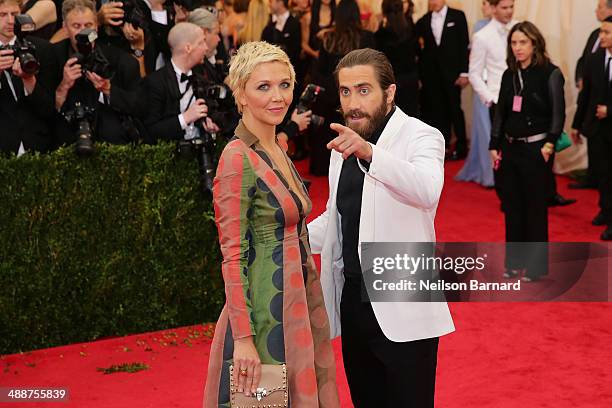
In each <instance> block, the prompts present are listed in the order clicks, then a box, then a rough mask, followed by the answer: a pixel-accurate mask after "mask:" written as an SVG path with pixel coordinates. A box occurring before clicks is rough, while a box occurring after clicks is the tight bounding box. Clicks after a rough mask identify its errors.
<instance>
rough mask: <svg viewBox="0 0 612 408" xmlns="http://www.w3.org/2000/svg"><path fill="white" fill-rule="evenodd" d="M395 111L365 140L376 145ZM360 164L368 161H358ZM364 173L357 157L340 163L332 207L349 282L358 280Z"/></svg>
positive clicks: (360, 277) (367, 164)
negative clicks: (335, 211)
mask: <svg viewBox="0 0 612 408" xmlns="http://www.w3.org/2000/svg"><path fill="white" fill-rule="evenodd" d="M394 112H395V107H393V109H391V112H389V114H388V115H387V116H386V117H385V120H384V122H383V123H382V125H381V126H380V127H379V128H378V129H376V131H375V132H374V133H373V134H372V137H370V139H369V140H368V142H370V143H372V144H376V143H377V142H378V139H379V138H380V135H381V134H382V132H383V130H384V129H385V127H386V126H387V123H389V119H391V116H392V115H393V113H394ZM361 164H362V165H364V167H366V168H369V166H370V163H367V162H364V161H361ZM364 177H365V174H364V172H363V171H361V169H360V168H359V165H358V164H357V158H356V157H355V156H354V155H351V156H350V157H349V158H348V159H346V160H345V161H344V163H343V164H342V170H341V172H340V180H338V196H337V197H336V206H337V207H338V213H340V215H341V224H342V225H341V227H342V258H343V261H344V277H345V278H346V280H347V282H349V283H359V282H361V280H362V272H361V264H360V262H359V254H358V252H357V245H358V244H359V222H360V219H361V194H362V192H363V181H364Z"/></svg>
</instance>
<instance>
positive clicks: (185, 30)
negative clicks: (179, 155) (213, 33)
mask: <svg viewBox="0 0 612 408" xmlns="http://www.w3.org/2000/svg"><path fill="white" fill-rule="evenodd" d="M168 44H169V45H170V49H171V50H172V58H171V60H170V64H168V65H166V66H165V67H164V68H162V69H160V70H158V71H157V72H155V73H153V74H151V75H149V76H148V77H147V78H146V81H145V84H146V89H147V95H148V97H147V100H148V101H149V108H148V113H147V119H146V121H145V124H146V126H147V130H148V131H149V134H150V136H151V137H152V138H153V139H155V140H158V139H166V140H168V139H169V140H181V139H194V138H197V137H199V136H200V129H198V126H196V122H200V123H202V120H203V119H204V118H205V117H206V116H207V112H208V107H207V106H206V103H205V101H204V99H201V98H195V97H194V87H193V85H194V74H195V73H194V70H193V69H194V68H195V67H196V66H197V65H198V64H201V63H202V60H203V59H204V56H205V55H206V52H207V50H208V47H207V45H206V40H205V38H204V33H203V32H202V30H201V29H200V28H199V27H198V26H196V25H195V24H191V23H178V24H177V25H175V26H174V27H173V28H172V30H170V34H169V35H168ZM196 75H197V74H196ZM199 75H201V72H200V73H199ZM205 125H206V128H207V130H209V131H218V130H219V129H218V127H217V126H216V125H214V123H212V121H211V120H210V118H206V121H205Z"/></svg>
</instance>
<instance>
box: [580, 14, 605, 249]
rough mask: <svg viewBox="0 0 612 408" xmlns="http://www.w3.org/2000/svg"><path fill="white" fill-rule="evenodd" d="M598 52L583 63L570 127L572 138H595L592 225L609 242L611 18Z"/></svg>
mask: <svg viewBox="0 0 612 408" xmlns="http://www.w3.org/2000/svg"><path fill="white" fill-rule="evenodd" d="M599 39H600V49H599V50H598V51H597V52H596V53H594V54H592V55H589V56H588V57H587V59H586V60H585V64H584V76H583V88H582V92H581V93H580V97H579V99H578V109H577V111H576V116H575V117H574V123H573V125H572V138H573V139H574V140H577V139H578V137H579V134H580V133H582V134H583V135H585V136H586V137H587V138H589V139H590V138H592V137H595V140H596V143H597V145H596V146H594V147H595V148H596V149H597V150H599V151H601V152H602V153H601V155H600V159H599V161H598V163H597V173H598V174H599V177H600V180H599V193H600V200H599V206H600V209H601V211H600V213H599V214H598V215H597V216H596V217H595V219H593V224H595V225H604V224H605V225H607V226H608V227H607V229H606V230H605V231H604V232H603V234H602V235H601V239H603V240H606V241H609V240H612V69H611V64H612V16H610V17H608V18H607V19H606V20H605V21H604V22H603V23H602V25H601V31H600V33H599Z"/></svg>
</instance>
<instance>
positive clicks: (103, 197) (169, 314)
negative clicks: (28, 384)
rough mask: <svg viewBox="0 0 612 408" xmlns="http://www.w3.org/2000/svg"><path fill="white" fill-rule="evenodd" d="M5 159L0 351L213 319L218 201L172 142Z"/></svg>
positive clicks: (0, 174) (217, 289) (0, 184)
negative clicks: (206, 193)
mask: <svg viewBox="0 0 612 408" xmlns="http://www.w3.org/2000/svg"><path fill="white" fill-rule="evenodd" d="M97 148H98V153H97V155H96V156H95V157H93V158H89V159H81V158H78V157H76V155H75V154H74V153H73V150H72V149H70V148H66V149H60V150H59V151H56V152H53V153H51V154H49V155H40V156H39V155H25V156H22V157H20V158H14V157H13V158H0V354H6V353H14V352H18V351H25V350H32V349H36V348H42V347H50V346H55V345H61V344H68V343H73V342H79V341H90V340H94V339H97V338H100V337H106V336H115V335H124V334H129V333H138V332H145V331H150V330H157V329H163V328H168V327H175V326H181V325H188V324H194V323H199V322H204V321H211V320H215V319H216V318H217V314H218V312H219V310H220V308H221V306H222V303H223V300H224V295H223V285H222V280H221V272H220V253H219V248H218V241H217V232H216V228H215V225H214V217H213V212H212V205H211V203H210V200H209V199H205V198H204V196H203V195H202V193H201V192H200V190H199V185H198V181H197V180H198V172H197V162H196V160H195V159H194V160H193V161H189V160H184V159H177V158H176V156H175V154H174V148H175V146H174V144H162V145H158V146H138V147H133V146H104V145H99V144H98V145H97Z"/></svg>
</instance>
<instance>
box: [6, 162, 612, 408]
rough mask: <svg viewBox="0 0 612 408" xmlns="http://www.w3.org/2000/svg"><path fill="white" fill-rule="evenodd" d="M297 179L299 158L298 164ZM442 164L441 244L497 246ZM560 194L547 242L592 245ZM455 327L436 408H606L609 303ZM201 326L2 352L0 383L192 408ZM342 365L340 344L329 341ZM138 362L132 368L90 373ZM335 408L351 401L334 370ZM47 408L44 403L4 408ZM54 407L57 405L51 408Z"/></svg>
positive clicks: (489, 199) (580, 209) (315, 191)
mask: <svg viewBox="0 0 612 408" xmlns="http://www.w3.org/2000/svg"><path fill="white" fill-rule="evenodd" d="M299 165H300V166H299V167H300V169H301V170H303V173H304V174H305V163H304V162H302V163H299ZM459 168H460V163H450V164H449V165H448V166H447V174H446V185H445V189H444V193H443V197H442V199H441V202H440V207H439V210H438V217H437V233H438V240H439V241H464V242H465V241H467V242H469V241H481V242H490V241H502V240H503V219H502V216H501V213H500V212H499V204H498V202H497V200H496V198H495V193H494V192H493V191H492V190H485V189H482V188H480V187H478V186H476V185H474V184H471V183H457V182H455V181H453V179H452V176H453V175H454V174H455V173H456V172H457V171H458V169H459ZM312 181H313V185H312V187H311V195H312V196H313V198H314V208H313V215H314V214H319V213H320V212H321V211H323V209H324V207H325V202H324V200H325V198H326V197H327V180H326V179H325V178H312ZM567 182H568V180H567V179H565V178H559V191H560V192H561V194H563V195H565V196H567V197H575V198H578V200H579V201H578V203H577V204H574V205H572V206H569V207H565V208H555V209H553V210H552V211H551V214H550V235H551V240H553V241H597V239H598V238H597V237H598V236H599V233H600V232H601V228H595V227H592V226H591V225H590V219H591V218H592V217H593V216H594V215H595V212H596V202H597V195H596V193H595V192H594V191H580V192H574V191H572V192H568V191H567V190H566V185H567ZM451 310H452V312H453V316H454V319H455V324H456V326H457V331H456V332H455V333H453V334H451V335H449V336H446V337H444V338H443V339H442V340H441V343H440V354H439V362H438V380H437V381H438V382H437V394H436V401H437V403H436V406H437V407H442V408H455V407H457V408H459V407H461V408H464V407H469V408H489V407H490V408H504V407H512V408H514V407H516V408H532V407H551V408H552V407H555V408H566V407H567V408H569V407H572V408H574V407H579V408H610V407H612V386H611V385H610V384H612V375H611V371H612V370H611V369H610V362H612V348H611V347H610V344H612V306H610V304H609V303H605V304H602V303H550V304H532V303H529V304H514V303H474V304H451ZM209 331H210V330H209V329H208V328H207V327H203V326H195V327H192V328H181V329H176V330H167V331H164V332H160V333H149V334H143V335H134V336H129V337H124V338H116V339H109V340H103V341H98V342H94V343H88V344H75V345H69V346H63V347H58V348H53V349H47V350H39V351H35V352H32V353H26V354H17V355H10V356H2V357H0V387H6V386H20V387H30V388H31V387H44V386H46V387H50V386H55V387H60V386H64V387H67V388H69V389H70V392H71V396H70V402H69V403H66V404H63V405H59V406H62V407H63V406H65V407H79V408H102V407H104V408H106V407H111V408H145V407H155V408H157V407H159V408H166V407H181V408H197V407H201V401H202V395H203V386H204V381H205V378H206V362H207V359H208V347H209V344H210V340H209V339H208V337H207V336H206V335H205V334H208V333H209ZM334 344H335V348H336V351H337V353H338V361H339V362H340V361H341V356H340V352H339V347H338V346H339V344H338V341H337V340H336V341H335V343H334ZM133 362H140V363H145V364H147V365H148V366H149V368H148V369H147V370H144V371H140V372H137V373H131V374H128V373H117V374H109V375H105V374H103V373H101V372H99V371H97V368H106V367H110V366H111V365H113V364H123V363H133ZM338 372H339V381H338V386H339V389H340V391H341V396H342V402H343V407H350V406H352V405H351V404H350V402H349V401H350V399H349V395H348V389H347V386H346V380H345V378H344V376H343V370H342V365H341V364H339V365H338ZM0 406H7V407H12V406H14V407H48V406H50V405H49V404H48V403H43V402H41V403H20V404H2V403H0ZM51 406H55V405H51Z"/></svg>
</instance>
